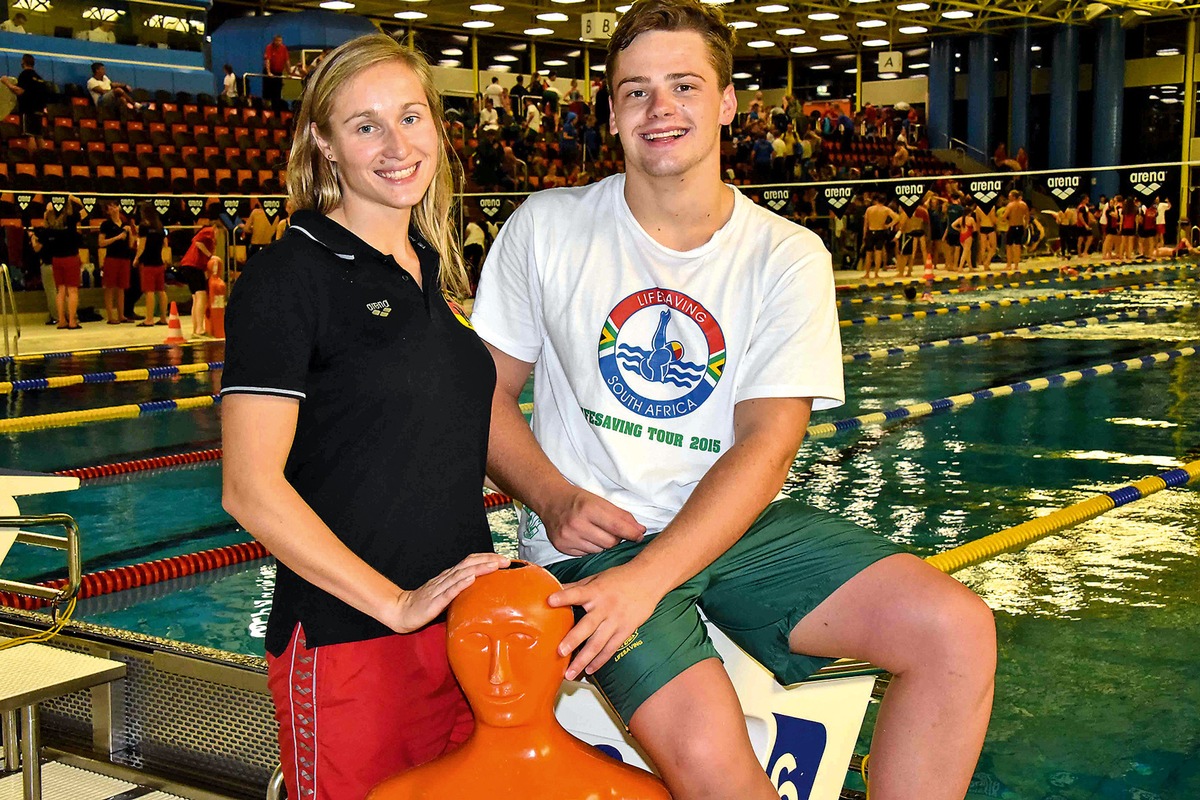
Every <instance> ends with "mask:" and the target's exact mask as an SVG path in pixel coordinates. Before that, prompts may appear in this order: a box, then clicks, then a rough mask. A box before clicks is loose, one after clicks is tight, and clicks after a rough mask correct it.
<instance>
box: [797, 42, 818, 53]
mask: <svg viewBox="0 0 1200 800" xmlns="http://www.w3.org/2000/svg"><path fill="white" fill-rule="evenodd" d="M792 52H793V53H799V54H800V55H803V54H804V53H815V52H817V48H815V47H813V46H812V45H810V44H802V45H800V46H799V47H793V48H792Z"/></svg>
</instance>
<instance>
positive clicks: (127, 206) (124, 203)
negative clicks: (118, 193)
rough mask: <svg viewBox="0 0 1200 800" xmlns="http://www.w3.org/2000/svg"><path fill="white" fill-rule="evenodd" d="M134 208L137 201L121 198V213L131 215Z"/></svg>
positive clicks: (130, 198)
mask: <svg viewBox="0 0 1200 800" xmlns="http://www.w3.org/2000/svg"><path fill="white" fill-rule="evenodd" d="M135 208H137V200H136V199H134V198H132V197H122V198H121V211H122V212H124V213H126V214H132V213H133V210H134V209H135Z"/></svg>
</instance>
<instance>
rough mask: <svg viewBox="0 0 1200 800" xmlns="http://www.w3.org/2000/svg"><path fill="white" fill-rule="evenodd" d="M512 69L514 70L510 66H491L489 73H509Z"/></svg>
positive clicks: (489, 66)
mask: <svg viewBox="0 0 1200 800" xmlns="http://www.w3.org/2000/svg"><path fill="white" fill-rule="evenodd" d="M511 69H512V67H510V66H509V65H508V64H489V65H488V72H508V71H509V70H511Z"/></svg>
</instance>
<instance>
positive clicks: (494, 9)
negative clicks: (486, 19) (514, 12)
mask: <svg viewBox="0 0 1200 800" xmlns="http://www.w3.org/2000/svg"><path fill="white" fill-rule="evenodd" d="M471 10H472V11H478V12H479V13H480V14H496V13H499V12H501V11H503V10H504V6H498V5H496V4H495V3H477V4H476V5H473V6H471Z"/></svg>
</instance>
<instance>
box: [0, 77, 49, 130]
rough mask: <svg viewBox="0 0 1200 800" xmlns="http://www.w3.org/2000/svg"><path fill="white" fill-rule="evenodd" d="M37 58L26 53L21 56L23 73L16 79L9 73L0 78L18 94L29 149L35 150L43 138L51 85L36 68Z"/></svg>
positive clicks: (18, 103) (22, 127)
mask: <svg viewBox="0 0 1200 800" xmlns="http://www.w3.org/2000/svg"><path fill="white" fill-rule="evenodd" d="M34 64H35V60H34V58H33V56H32V55H30V54H29V53H26V54H25V55H23V56H21V74H20V75H18V76H17V79H16V80H15V81H14V80H13V79H12V78H10V77H8V76H7V75H6V76H4V77H3V78H0V83H3V84H4V85H5V86H7V87H8V88H9V89H11V90H12V92H13V94H15V95H16V96H17V112H18V113H19V114H20V115H21V130H22V132H23V133H24V134H25V135H26V136H28V137H29V149H30V150H35V149H37V146H38V140H39V139H41V138H42V128H43V127H44V125H43V119H42V118H43V116H44V115H45V113H46V103H47V102H48V101H49V100H50V87H49V85H48V84H47V83H46V81H45V80H44V79H43V78H42V76H41V75H39V74H38V72H37V70H36V69H34Z"/></svg>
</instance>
